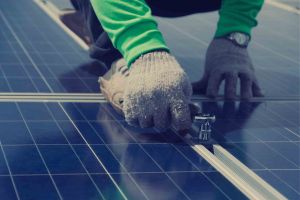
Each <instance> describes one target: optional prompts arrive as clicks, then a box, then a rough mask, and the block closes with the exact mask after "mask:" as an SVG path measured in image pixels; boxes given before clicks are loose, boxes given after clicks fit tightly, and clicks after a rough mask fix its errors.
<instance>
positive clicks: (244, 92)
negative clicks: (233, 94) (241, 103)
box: [239, 73, 253, 99]
mask: <svg viewBox="0 0 300 200" xmlns="http://www.w3.org/2000/svg"><path fill="white" fill-rule="evenodd" d="M239 76H240V80H241V98H242V99H250V98H251V97H252V96H253V95H252V87H251V86H252V78H251V76H250V75H249V74H246V73H241V74H240V75H239Z"/></svg>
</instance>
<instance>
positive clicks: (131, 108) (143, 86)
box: [123, 51, 192, 130]
mask: <svg viewBox="0 0 300 200" xmlns="http://www.w3.org/2000/svg"><path fill="white" fill-rule="evenodd" d="M191 95H192V87H191V84H190V81H189V79H188V76H187V75H186V73H185V72H184V71H183V69H182V68H181V67H180V65H179V64H178V62H177V61H176V59H175V58H174V57H173V56H171V55H170V54H169V53H167V52H160V51H157V52H151V53H147V54H145V55H142V56H141V57H140V58H138V59H137V60H136V61H135V62H134V63H133V64H132V66H131V68H130V75H129V77H128V82H127V86H126V89H125V92H124V103H123V111H124V115H125V120H126V121H127V122H128V123H129V124H130V125H135V126H140V127H142V128H145V127H153V126H154V127H156V128H160V129H163V128H168V127H169V126H170V125H172V126H173V127H174V128H175V129H176V130H186V129H188V128H190V126H191V116H190V110H189V106H188V103H189V101H190V98H191Z"/></svg>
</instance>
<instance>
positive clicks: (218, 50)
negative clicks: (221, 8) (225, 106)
mask: <svg viewBox="0 0 300 200" xmlns="http://www.w3.org/2000/svg"><path fill="white" fill-rule="evenodd" d="M238 79H240V86H241V87H240V88H241V92H240V94H241V98H242V99H249V98H251V97H253V96H254V97H258V96H263V93H262V91H261V89H260V87H259V84H258V82H257V79H256V77H255V73H254V67H253V65H252V62H251V58H250V57H249V54H248V51H247V48H242V47H238V46H237V45H234V44H233V43H232V42H231V41H229V40H227V39H224V38H217V39H214V40H213V41H212V42H211V43H210V45H209V47H208V49H207V52H206V61H205V72H204V75H203V77H202V79H201V80H200V81H198V82H195V83H193V90H194V92H195V93H200V94H206V95H207V96H209V97H216V96H217V95H218V90H219V87H220V84H221V82H222V81H223V80H225V91H224V94H225V98H227V99H235V98H236V88H237V83H238Z"/></svg>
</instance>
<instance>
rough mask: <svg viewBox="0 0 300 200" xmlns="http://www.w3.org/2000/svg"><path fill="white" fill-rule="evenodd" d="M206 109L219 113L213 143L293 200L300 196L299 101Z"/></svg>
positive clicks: (233, 104) (208, 105) (220, 105)
mask: <svg viewBox="0 0 300 200" xmlns="http://www.w3.org/2000/svg"><path fill="white" fill-rule="evenodd" d="M245 104H246V105H245ZM202 106H203V108H204V109H205V112H209V113H215V114H216V118H217V121H216V122H215V123H214V125H213V128H214V133H213V135H212V138H213V140H214V141H213V143H218V144H220V145H221V146H223V147H224V148H225V149H226V150H228V151H229V152H230V153H231V154H232V155H234V156H235V157H236V158H238V159H239V160H240V161H241V162H242V163H244V164H245V165H246V166H247V167H249V168H250V169H252V170H254V171H255V172H257V174H258V175H260V176H261V177H263V178H264V179H265V180H266V181H268V182H269V183H270V184H271V185H273V186H274V187H275V188H276V189H277V190H278V191H280V192H282V194H284V195H285V196H286V197H288V198H289V199H297V198H299V197H300V190H299V180H300V179H299V177H300V160H299V158H300V145H299V144H300V143H299V141H300V127H299V121H300V115H299V106H300V104H299V102H265V103H262V104H258V103H244V104H242V103H240V104H238V103H219V104H217V103H203V104H202ZM291 190H292V192H291ZM296 197H297V198H296Z"/></svg>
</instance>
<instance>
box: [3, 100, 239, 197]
mask: <svg viewBox="0 0 300 200" xmlns="http://www.w3.org/2000/svg"><path fill="white" fill-rule="evenodd" d="M0 106H1V108H5V107H6V108H9V110H10V111H11V112H10V113H11V114H10V115H9V116H7V117H4V116H3V115H1V116H3V117H2V119H1V121H0V123H1V129H2V131H1V133H0V142H1V151H0V152H1V153H0V161H1V162H0V163H1V164H0V177H1V178H0V185H3V186H4V187H5V188H6V189H5V191H6V192H4V194H3V195H2V196H1V199H10V198H11V196H16V195H18V196H19V197H20V199H29V198H33V199H39V198H46V197H51V199H52V198H53V199H57V198H60V197H62V198H64V199H91V198H96V199H102V198H109V197H110V196H111V195H120V196H121V194H119V193H120V191H119V192H118V187H120V188H119V189H120V190H121V191H122V192H124V193H125V196H126V197H127V198H129V199H135V198H136V199H140V198H142V199H152V198H154V197H161V198H162V199H193V198H196V197H197V196H203V197H207V198H212V197H214V198H217V199H227V198H232V197H234V196H239V197H241V198H242V199H245V196H244V195H243V194H242V193H241V192H240V191H239V190H237V189H236V188H235V187H234V186H233V185H232V184H231V183H230V182H229V181H227V180H226V179H225V178H224V177H223V176H222V175H221V174H220V173H219V172H217V171H216V170H215V169H214V168H213V167H212V166H211V165H210V164H208V163H207V162H206V161H205V160H204V159H203V158H201V157H200V156H199V155H198V154H197V153H196V152H194V151H193V150H192V149H191V148H190V147H189V146H188V145H186V144H184V143H183V142H182V141H181V142H180V141H178V140H177V142H176V143H174V142H170V141H169V142H166V141H167V140H169V138H168V137H166V135H168V133H157V132H153V130H152V132H149V131H150V130H147V132H146V133H145V130H139V131H138V132H137V131H136V129H135V132H133V131H130V129H126V128H125V127H124V126H123V125H122V122H121V121H119V120H114V118H113V116H112V113H111V112H109V109H108V108H109V106H108V105H105V104H104V105H99V104H91V103H65V104H63V105H62V107H60V105H59V104H57V103H13V102H11V103H0ZM107 109H108V110H107ZM1 110H2V109H1ZM99 111H100V113H99V114H98V112H99ZM4 112H5V110H4ZM99 115H100V116H99ZM98 117H99V118H100V119H99V118H98ZM109 120H110V121H109ZM80 134H82V135H83V136H84V137H81V135H80ZM143 134H144V135H147V137H148V138H149V139H148V140H147V139H145V137H146V136H145V137H141V135H143ZM158 135H159V137H158ZM152 136H153V138H151V137H152ZM139 138H141V139H139ZM161 138H163V140H162V139H161ZM156 139H158V140H156ZM90 148H91V149H92V150H91V149H90ZM97 159H99V160H100V161H99V160H97ZM7 177H9V178H10V179H8V178H7ZM112 180H114V181H115V182H116V183H117V186H116V185H114V183H113V182H112ZM191 183H192V184H191ZM25 185H27V186H26V187H25ZM13 186H14V187H15V188H13ZM46 186H47V187H46ZM1 190H4V189H2V187H1ZM1 190H0V191H1ZM9 191H10V192H9ZM154 191H155V193H154ZM115 192H116V193H115Z"/></svg>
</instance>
